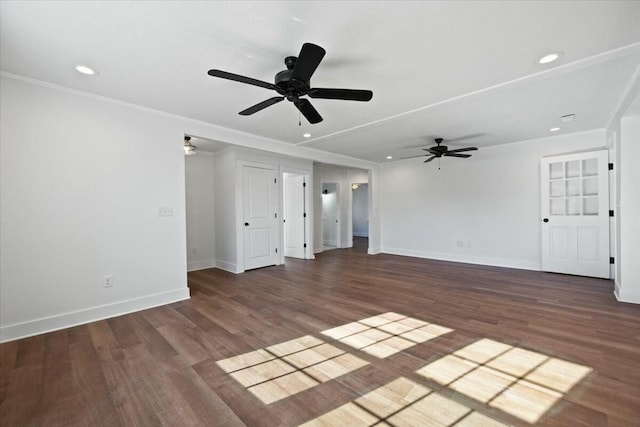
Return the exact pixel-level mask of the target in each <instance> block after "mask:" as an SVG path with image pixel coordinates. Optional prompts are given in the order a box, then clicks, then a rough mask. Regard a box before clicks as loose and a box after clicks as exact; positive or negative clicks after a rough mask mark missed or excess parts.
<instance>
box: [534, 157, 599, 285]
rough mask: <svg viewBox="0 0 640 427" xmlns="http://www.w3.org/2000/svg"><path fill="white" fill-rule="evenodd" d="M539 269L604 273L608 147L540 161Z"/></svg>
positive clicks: (557, 271)
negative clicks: (540, 237) (540, 227)
mask: <svg viewBox="0 0 640 427" xmlns="http://www.w3.org/2000/svg"><path fill="white" fill-rule="evenodd" d="M541 168H542V169H541V179H542V182H541V189H542V191H541V206H542V223H541V224H542V269H543V270H544V271H552V272H556V273H566V274H576V275H580V276H592V277H603V278H609V275H610V273H609V270H610V269H609V208H608V206H609V174H608V169H609V168H608V151H607V150H601V151H594V152H589V153H579V154H569V155H564V156H555V157H545V158H543V159H542V162H541Z"/></svg>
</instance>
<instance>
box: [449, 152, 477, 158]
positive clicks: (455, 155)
mask: <svg viewBox="0 0 640 427" xmlns="http://www.w3.org/2000/svg"><path fill="white" fill-rule="evenodd" d="M444 155H445V156H447V157H462V158H463V159H466V158H467V157H471V154H456V153H451V152H450V151H449V152H447V153H444Z"/></svg>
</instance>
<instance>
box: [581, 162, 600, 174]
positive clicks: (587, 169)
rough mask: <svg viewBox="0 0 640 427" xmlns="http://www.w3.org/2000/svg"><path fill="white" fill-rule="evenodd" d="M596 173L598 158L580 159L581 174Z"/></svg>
mask: <svg viewBox="0 0 640 427" xmlns="http://www.w3.org/2000/svg"><path fill="white" fill-rule="evenodd" d="M597 175H598V159H586V160H583V161H582V176H597Z"/></svg>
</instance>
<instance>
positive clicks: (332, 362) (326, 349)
mask: <svg viewBox="0 0 640 427" xmlns="http://www.w3.org/2000/svg"><path fill="white" fill-rule="evenodd" d="M217 364H218V366H219V367H220V368H222V370H224V371H225V372H226V373H228V374H229V375H231V376H232V377H233V378H234V379H235V380H236V381H238V382H239V383H240V384H242V385H243V386H244V387H245V388H246V389H247V390H249V391H250V392H252V393H253V394H254V395H255V396H256V397H258V398H259V399H260V400H261V401H262V402H263V403H265V404H270V403H273V402H276V401H278V400H281V399H284V398H286V397H289V396H292V395H294V394H297V393H300V392H302V391H304V390H307V389H309V388H312V387H315V386H316V385H318V384H320V383H323V382H326V381H329V380H332V379H334V378H338V377H340V376H342V375H345V374H347V373H349V372H352V371H354V370H356V369H359V368H361V367H363V366H365V365H367V364H368V362H367V361H365V360H362V359H360V358H358V357H356V356H354V355H352V354H349V353H347V352H345V351H343V350H340V349H339V348H337V347H334V346H332V345H331V344H327V343H325V342H324V341H322V340H320V339H318V338H315V337H312V336H310V335H307V336H304V337H300V338H297V339H294V340H291V341H287V342H283V343H280V344H276V345H272V346H270V347H266V348H264V349H259V350H256V351H252V352H249V353H245V354H241V355H238V356H234V357H230V358H228V359H224V360H220V361H218V362H217Z"/></svg>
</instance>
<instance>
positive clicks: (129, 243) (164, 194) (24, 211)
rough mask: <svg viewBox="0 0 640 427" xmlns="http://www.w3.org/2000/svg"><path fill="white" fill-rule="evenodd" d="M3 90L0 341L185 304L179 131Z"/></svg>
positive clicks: (85, 101)
mask: <svg viewBox="0 0 640 427" xmlns="http://www.w3.org/2000/svg"><path fill="white" fill-rule="evenodd" d="M0 87H1V89H0V102H1V104H0V228H1V230H2V233H1V234H0V340H2V341H6V340H11V339H14V338H18V337H23V336H28V335H33V334H37V333H41V332H44V331H48V330H54V329H60V328H63V327H67V326H70V325H74V324H78V323H84V322H88V321H92V320H95V319H99V318H104V317H110V316H113V315H117V314H122V313H125V312H128V311H134V310H139V309H143V308H148V307H151V306H154V305H159V304H165V303H168V302H172V301H177V300H181V299H185V298H188V296H189V292H188V288H187V281H186V274H185V272H186V250H185V248H186V241H185V181H184V180H185V171H184V154H183V150H182V140H183V135H184V131H183V128H182V126H180V125H179V124H178V123H177V122H176V121H172V120H167V119H166V117H163V116H161V115H158V114H156V113H152V112H149V111H146V110H144V109H140V108H134V107H131V106H127V105H125V104H122V103H117V102H109V101H106V100H103V99H100V98H97V97H89V96H82V95H78V94H75V93H72V92H68V91H62V90H58V89H53V88H48V87H44V86H41V85H36V84H31V83H27V82H24V81H20V80H15V79H10V78H6V77H4V76H3V77H2V79H1V81H0ZM160 207H163V208H171V209H172V210H173V215H172V216H163V217H159V216H158V208H160ZM105 275H113V287H111V288H104V287H103V286H102V281H103V276H105Z"/></svg>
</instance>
